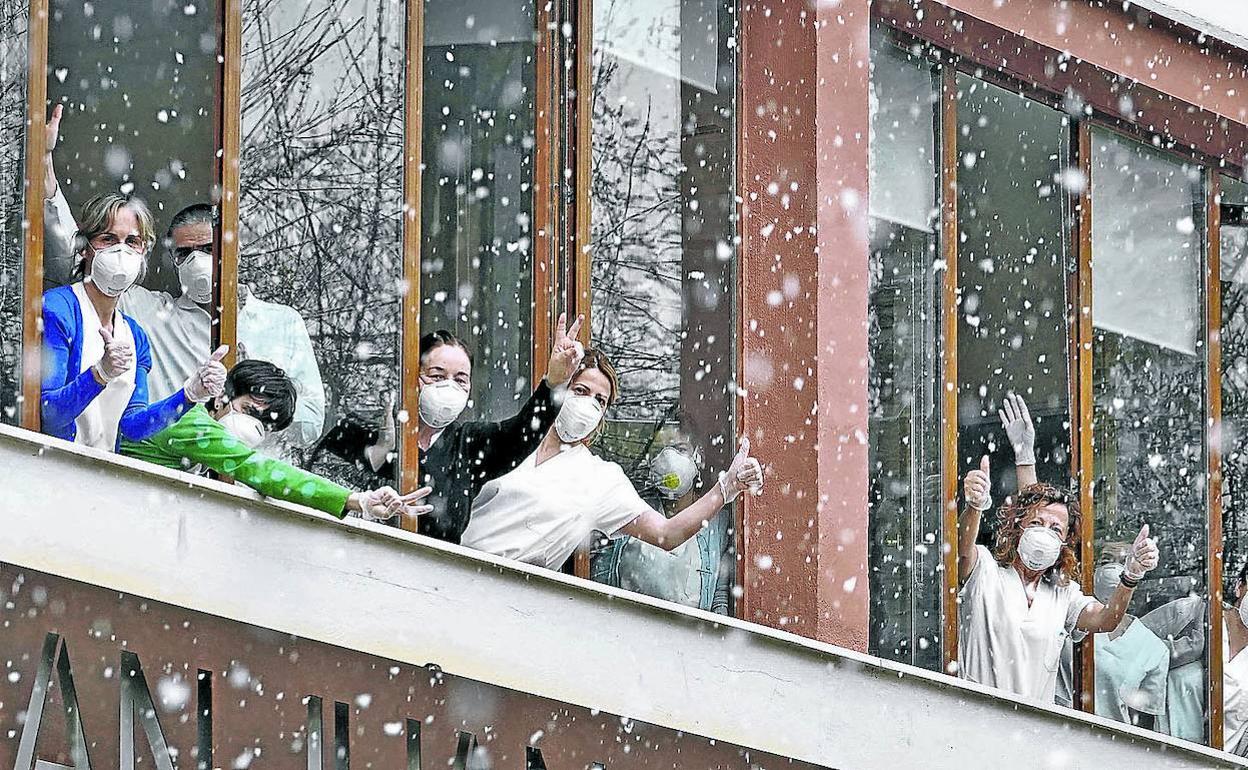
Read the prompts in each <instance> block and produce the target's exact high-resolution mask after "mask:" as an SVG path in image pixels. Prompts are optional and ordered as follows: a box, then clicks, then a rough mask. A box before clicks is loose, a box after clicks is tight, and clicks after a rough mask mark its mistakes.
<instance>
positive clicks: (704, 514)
mask: <svg viewBox="0 0 1248 770" xmlns="http://www.w3.org/2000/svg"><path fill="white" fill-rule="evenodd" d="M618 394H619V380H618V379H617V378H616V375H615V369H614V368H613V367H612V366H611V362H610V361H609V360H608V359H607V357H606V356H605V355H603V354H602V353H601V352H599V351H596V350H592V349H591V350H587V351H585V357H584V359H583V360H582V361H581V364H580V367H579V368H578V369H577V371H576V374H575V375H574V376H573V377H572V381H571V383H570V385H569V388H568V393H567V396H566V398H564V400H563V403H562V406H561V407H560V409H559V413H558V414H557V415H556V417H555V423H554V425H553V426H552V427H551V429H550V430H549V431H548V432H547V433H546V435H545V437H544V438H543V439H542V442H541V444H539V445H538V448H537V450H536V451H534V452H533V453H532V454H530V455H529V456H528V457H527V458H525V460H524V462H522V463H521V464H520V466H519V467H518V468H516V469H515V470H513V471H511V472H510V473H507V474H504V475H503V476H500V477H498V478H496V479H494V480H493V481H490V482H489V483H487V484H486V485H485V486H484V487H483V488H482V489H481V493H480V494H479V495H478V496H477V498H476V500H474V501H473V506H472V515H471V518H470V520H469V523H468V528H467V529H466V530H465V531H464V534H463V538H462V540H461V542H462V543H463V544H464V545H466V546H469V547H471V548H476V549H478V550H481V551H486V552H488V553H492V554H495V555H498V556H505V557H508V558H511V559H516V560H518V561H523V562H526V563H528V564H536V565H538V566H542V567H547V568H549V569H559V568H560V567H561V566H562V565H563V563H564V562H565V561H567V559H568V557H570V556H571V555H572V554H573V552H575V551H576V548H577V546H578V545H580V544H581V543H582V542H584V541H585V540H586V538H587V537H589V535H590V534H591V533H592V532H595V531H597V532H602V533H603V534H605V535H608V536H610V535H614V534H615V533H617V532H622V533H623V534H626V535H631V536H632V537H635V538H638V539H640V540H643V541H645V542H647V543H650V544H651V545H655V546H658V547H660V548H665V549H668V550H671V549H673V548H675V547H676V546H678V545H680V544H681V543H684V542H685V541H687V540H689V539H690V538H691V537H693V536H694V535H696V534H697V533H698V531H699V530H700V529H702V527H703V526H705V525H706V524H707V523H708V522H710V521H712V520H713V519H714V518H715V516H716V514H718V513H719V511H720V509H722V508H723V507H724V505H726V504H728V503H730V502H732V501H733V500H735V499H736V498H737V496H738V495H740V494H741V493H742V492H744V491H745V490H747V489H749V490H752V491H753V492H754V493H755V494H758V493H760V492H761V490H762V483H763V471H762V467H761V466H760V465H759V463H758V461H757V460H755V459H754V458H752V457H750V456H749V442H748V440H744V439H743V440H742V442H741V449H740V451H738V452H737V455H736V457H734V458H733V461H732V464H731V465H730V466H729V468H728V470H727V471H725V472H724V473H721V474H720V475H719V482H718V483H716V484H711V485H710V489H708V490H707V491H706V492H705V493H704V494H703V495H702V496H701V497H700V498H698V500H697V501H696V502H694V503H693V504H691V505H689V506H688V507H687V508H685V509H684V510H682V511H681V512H680V513H678V514H676V515H675V516H672V517H671V518H668V517H666V516H664V515H663V514H661V513H659V512H658V511H656V510H654V508H652V507H651V506H649V505H647V504H646V502H645V501H644V500H642V499H641V497H640V496H639V495H638V494H637V490H636V489H634V488H633V485H632V483H631V482H629V480H628V477H627V476H625V475H624V470H623V469H622V468H620V466H619V465H617V464H615V463H612V462H608V461H606V460H603V459H601V458H599V457H597V456H596V455H594V453H593V452H591V451H590V450H589V442H590V441H591V440H592V439H593V437H594V435H595V434H596V432H597V430H598V428H599V427H600V426H601V425H602V421H603V416H604V415H605V413H606V410H607V408H608V407H610V406H611V405H612V404H613V403H615V399H616V398H617V396H618Z"/></svg>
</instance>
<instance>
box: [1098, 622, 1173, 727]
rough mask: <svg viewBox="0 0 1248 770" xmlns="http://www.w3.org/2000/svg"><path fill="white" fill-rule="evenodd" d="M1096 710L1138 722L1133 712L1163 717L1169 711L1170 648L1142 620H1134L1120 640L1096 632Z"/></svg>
mask: <svg viewBox="0 0 1248 770" xmlns="http://www.w3.org/2000/svg"><path fill="white" fill-rule="evenodd" d="M1094 644H1095V650H1096V667H1095V670H1096V697H1095V699H1094V702H1095V707H1096V713H1097V714H1100V715H1101V716H1103V717H1108V718H1109V719H1116V720H1118V721H1119V722H1126V723H1127V724H1136V720H1134V719H1132V715H1131V712H1132V711H1136V712H1139V713H1143V714H1152V715H1154V716H1160V715H1161V714H1163V713H1164V712H1165V710H1166V678H1167V677H1168V676H1169V675H1170V648H1169V647H1167V646H1166V643H1165V642H1163V641H1161V640H1160V639H1158V638H1157V635H1156V634H1154V633H1153V632H1152V631H1150V630H1148V627H1147V626H1145V625H1144V624H1143V623H1140V622H1137V621H1134V620H1133V621H1132V622H1131V625H1129V626H1127V630H1125V631H1123V632H1122V635H1121V636H1119V637H1118V638H1117V639H1111V638H1110V635H1109V634H1097V635H1096V637H1095V643H1094Z"/></svg>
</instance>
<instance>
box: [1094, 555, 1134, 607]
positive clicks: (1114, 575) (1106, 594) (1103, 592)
mask: <svg viewBox="0 0 1248 770" xmlns="http://www.w3.org/2000/svg"><path fill="white" fill-rule="evenodd" d="M1125 569H1126V567H1125V566H1124V565H1122V564H1118V563H1116V562H1115V563H1113V564H1102V565H1101V566H1099V567H1097V568H1096V572H1094V573H1093V574H1092V595H1093V596H1095V597H1096V600H1097V601H1098V602H1100V603H1101V604H1109V600H1110V598H1112V597H1113V595H1114V591H1115V590H1116V589H1117V588H1118V584H1119V583H1121V582H1122V573H1123V570H1125Z"/></svg>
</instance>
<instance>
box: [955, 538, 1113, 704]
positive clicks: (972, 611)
mask: <svg viewBox="0 0 1248 770" xmlns="http://www.w3.org/2000/svg"><path fill="white" fill-rule="evenodd" d="M975 550H976V552H977V553H978V559H977V560H976V562H975V569H974V570H972V571H971V574H970V576H969V577H967V579H966V585H964V586H962V590H961V591H959V592H958V599H959V601H960V610H959V616H960V617H959V621H960V622H959V623H958V674H959V675H960V676H961V677H962V678H963V679H969V680H971V681H972V682H979V683H980V684H985V685H988V686H990V687H999V688H1001V689H1002V690H1008V691H1010V692H1013V693H1016V694H1018V695H1021V696H1023V697H1025V698H1036V699H1038V700H1042V701H1044V702H1046V703H1052V702H1053V700H1054V696H1055V694H1056V690H1057V670H1058V668H1059V665H1060V661H1061V656H1062V646H1063V645H1064V644H1065V643H1066V639H1067V637H1070V638H1072V639H1073V640H1074V641H1079V640H1080V639H1082V638H1083V636H1084V633H1083V632H1081V631H1078V630H1077V629H1076V628H1075V623H1076V622H1077V621H1078V620H1079V615H1080V613H1082V612H1083V610H1084V608H1085V607H1087V606H1088V605H1089V604H1091V603H1092V601H1093V599H1092V597H1090V596H1085V595H1084V594H1083V592H1082V591H1080V590H1079V586H1078V584H1076V583H1075V582H1073V581H1071V582H1069V583H1067V584H1066V585H1064V586H1058V585H1056V584H1055V583H1052V582H1050V581H1049V580H1041V581H1040V583H1039V585H1038V586H1037V587H1036V596H1035V598H1034V599H1033V600H1032V603H1031V606H1030V607H1029V606H1027V593H1026V591H1025V590H1024V588H1023V578H1022V576H1021V575H1020V574H1019V573H1018V570H1016V569H1014V567H1013V566H1006V567H1002V566H1001V565H999V564H997V560H996V559H994V558H993V556H992V553H991V552H990V551H989V550H988V549H987V548H985V547H984V546H982V545H977V546H975Z"/></svg>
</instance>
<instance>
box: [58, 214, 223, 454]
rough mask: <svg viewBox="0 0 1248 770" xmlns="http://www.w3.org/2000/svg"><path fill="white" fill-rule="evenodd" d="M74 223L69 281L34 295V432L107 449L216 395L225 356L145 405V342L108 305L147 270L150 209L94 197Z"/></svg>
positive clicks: (155, 429) (152, 233)
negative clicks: (38, 419) (37, 333)
mask: <svg viewBox="0 0 1248 770" xmlns="http://www.w3.org/2000/svg"><path fill="white" fill-rule="evenodd" d="M78 221H79V222H80V223H81V224H80V226H79V227H80V229H79V231H78V234H77V236H75V242H74V246H75V251H76V252H77V253H78V254H79V255H80V257H81V258H82V261H81V262H80V263H79V266H78V267H77V268H76V269H75V278H77V279H78V280H76V281H75V283H73V284H72V285H70V286H61V287H58V288H55V289H50V290H49V291H47V292H45V293H44V295H43V383H42V394H41V403H40V406H41V415H42V420H43V432H44V433H47V434H48V435H51V436H56V437H57V438H63V439H66V440H68V441H74V442H77V443H79V444H86V445H87V446H93V447H96V448H97V449H103V450H106V451H110V452H111V451H116V448H117V445H118V442H119V441H120V439H121V438H123V437H124V438H127V439H130V440H131V441H142V440H144V439H146V438H147V437H149V436H151V435H153V434H155V433H158V432H159V431H161V430H163V429H165V428H166V427H168V426H170V425H172V424H173V423H175V422H177V420H178V418H180V417H181V416H182V415H183V414H184V413H185V412H186V411H187V410H188V409H190V408H191V407H192V406H194V404H195V403H198V402H203V401H207V400H208V399H210V398H212V397H214V396H218V395H220V394H221V392H222V390H223V388H224V386H225V367H224V366H222V364H221V363H220V359H221V358H222V357H223V356H224V355H225V352H226V349H225V348H224V347H222V348H220V349H218V350H217V352H216V353H214V354H213V355H212V356H211V357H210V358H209V359H208V360H207V361H205V362H204V364H203V365H201V366H200V368H199V370H198V371H196V372H195V374H193V375H192V376H191V378H190V379H188V380H187V382H186V385H185V386H184V387H183V389H182V390H181V391H178V392H177V393H175V394H173V395H172V396H170V397H169V398H167V399H165V400H164V401H161V402H159V403H156V404H150V405H149V404H148V397H147V374H148V372H149V371H151V368H152V350H151V345H150V344H149V342H148V339H147V334H146V333H145V332H144V331H143V329H142V327H140V326H139V325H138V323H136V322H135V320H134V319H133V318H130V317H129V316H126V315H124V314H122V313H121V312H120V311H118V310H117V302H118V300H119V299H120V298H121V295H122V294H123V293H124V292H125V291H126V289H129V288H130V287H131V286H133V285H134V284H135V283H137V282H138V281H140V280H142V278H143V276H144V274H146V272H147V254H148V252H149V251H151V248H152V246H153V245H154V244H155V242H156V236H155V230H154V228H153V226H152V215H151V212H149V211H148V209H147V207H146V206H145V205H144V204H143V203H142V202H141V201H138V200H134V199H131V198H128V197H124V196H120V195H98V196H96V197H94V198H92V199H91V200H89V201H88V202H87V203H86V205H84V206H83V208H82V216H81V217H79V220H78Z"/></svg>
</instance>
